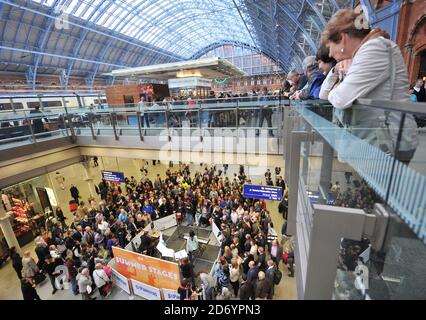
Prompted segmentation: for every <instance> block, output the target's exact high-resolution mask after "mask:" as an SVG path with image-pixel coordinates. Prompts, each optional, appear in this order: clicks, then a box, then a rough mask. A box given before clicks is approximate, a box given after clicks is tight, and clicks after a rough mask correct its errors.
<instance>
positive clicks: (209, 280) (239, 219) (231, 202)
mask: <svg viewBox="0 0 426 320" xmlns="http://www.w3.org/2000/svg"><path fill="white" fill-rule="evenodd" d="M279 169H280V168H276V173H280V170H279ZM215 172H216V171H215V169H214V168H212V170H211V171H210V172H209V170H207V169H206V170H205V173H204V175H203V176H202V177H200V176H198V175H197V174H196V177H200V178H199V179H200V180H201V181H203V182H204V183H206V184H204V186H207V189H206V191H204V192H203V191H201V193H198V194H196V196H195V198H193V199H194V200H195V201H194V202H195V203H198V205H196V208H197V213H198V214H199V216H198V217H197V214H196V216H195V223H196V224H198V225H201V226H202V225H207V221H209V220H211V221H212V223H215V224H216V225H217V226H218V228H219V230H220V231H221V251H220V258H219V261H217V263H216V265H215V268H214V273H213V276H210V275H209V274H208V272H200V273H198V274H194V272H193V271H192V270H193V267H192V261H191V260H192V259H184V260H183V261H181V264H180V268H181V273H182V284H181V286H180V287H179V288H178V292H179V293H180V297H181V300H187V299H188V300H189V299H194V298H195V296H196V295H197V292H200V291H201V292H202V296H203V299H207V300H213V299H217V300H229V299H233V298H234V299H236V298H239V299H241V300H249V299H272V297H273V295H274V287H275V285H277V284H279V282H280V280H281V277H282V273H281V271H280V269H279V264H280V261H283V262H284V263H286V264H287V265H288V270H289V276H294V269H293V263H294V252H293V246H292V243H291V241H289V242H288V243H287V244H286V246H285V247H284V249H283V246H282V245H281V243H279V242H278V239H273V240H270V238H269V237H268V235H269V232H270V229H271V228H273V223H272V220H271V217H270V214H269V211H268V210H267V208H266V202H265V201H264V200H253V199H245V198H244V196H243V185H244V183H249V181H248V178H247V177H246V175H245V173H244V167H243V166H241V167H240V171H239V173H238V174H237V173H235V174H234V178H233V180H232V181H230V180H229V179H227V178H225V180H223V179H222V177H221V175H218V174H215ZM269 173H270V171H269V170H268V171H267V172H266V173H265V177H266V179H270V178H271V177H270V176H269ZM281 180H282V178H281V177H279V176H277V181H279V183H277V186H281V187H283V188H285V184H284V182H280V181H281ZM203 182H202V183H203ZM216 183H217V184H218V186H219V187H220V188H219V189H218V190H219V192H218V191H216V188H215V187H214V186H215V185H216ZM195 184H196V185H197V184H198V182H195ZM202 189H204V187H203V188H202ZM189 190H191V187H189ZM190 222H191V219H190V220H189V223H190ZM188 241H189V240H188ZM194 251H196V250H194ZM197 277H199V278H200V281H201V283H202V286H201V288H200V287H196V285H195V283H196V281H195V279H196V278H197Z"/></svg>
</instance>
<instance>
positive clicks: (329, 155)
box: [320, 140, 334, 195]
mask: <svg viewBox="0 0 426 320" xmlns="http://www.w3.org/2000/svg"><path fill="white" fill-rule="evenodd" d="M333 156H334V150H333V148H332V147H331V146H330V145H329V144H328V142H327V141H325V140H323V147H322V161H321V172H320V187H321V189H322V190H323V191H324V193H325V194H326V195H327V192H328V187H329V186H330V183H331V173H332V170H333Z"/></svg>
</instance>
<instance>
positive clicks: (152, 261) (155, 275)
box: [112, 247, 180, 290]
mask: <svg viewBox="0 0 426 320" xmlns="http://www.w3.org/2000/svg"><path fill="white" fill-rule="evenodd" d="M112 252H113V254H114V259H115V268H116V270H117V272H119V273H120V274H122V275H123V276H125V277H126V278H130V279H134V280H137V281H139V282H142V283H145V284H148V285H150V286H153V287H156V288H166V289H171V290H177V288H179V286H180V279H179V278H180V276H179V266H178V264H177V263H174V262H170V261H166V260H162V259H157V258H153V257H149V256H146V255H143V254H139V253H135V252H132V251H128V250H124V249H121V248H117V247H112Z"/></svg>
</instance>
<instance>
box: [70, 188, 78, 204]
mask: <svg viewBox="0 0 426 320" xmlns="http://www.w3.org/2000/svg"><path fill="white" fill-rule="evenodd" d="M70 192H71V197H73V198H74V199H75V201H77V202H78V195H79V193H80V192H79V191H78V189H77V187H75V186H74V185H73V184H72V185H71V188H70Z"/></svg>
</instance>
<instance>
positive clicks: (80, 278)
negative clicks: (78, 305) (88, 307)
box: [77, 268, 96, 300]
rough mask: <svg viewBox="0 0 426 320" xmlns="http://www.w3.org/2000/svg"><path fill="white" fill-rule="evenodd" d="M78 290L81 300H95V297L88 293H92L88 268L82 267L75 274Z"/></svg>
mask: <svg viewBox="0 0 426 320" xmlns="http://www.w3.org/2000/svg"><path fill="white" fill-rule="evenodd" d="M77 283H78V290H79V291H80V293H81V297H82V299H83V300H95V299H96V298H91V297H90V294H91V293H92V287H91V286H92V279H91V277H90V272H89V269H87V268H84V269H83V270H81V272H80V273H79V274H78V275H77Z"/></svg>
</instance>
